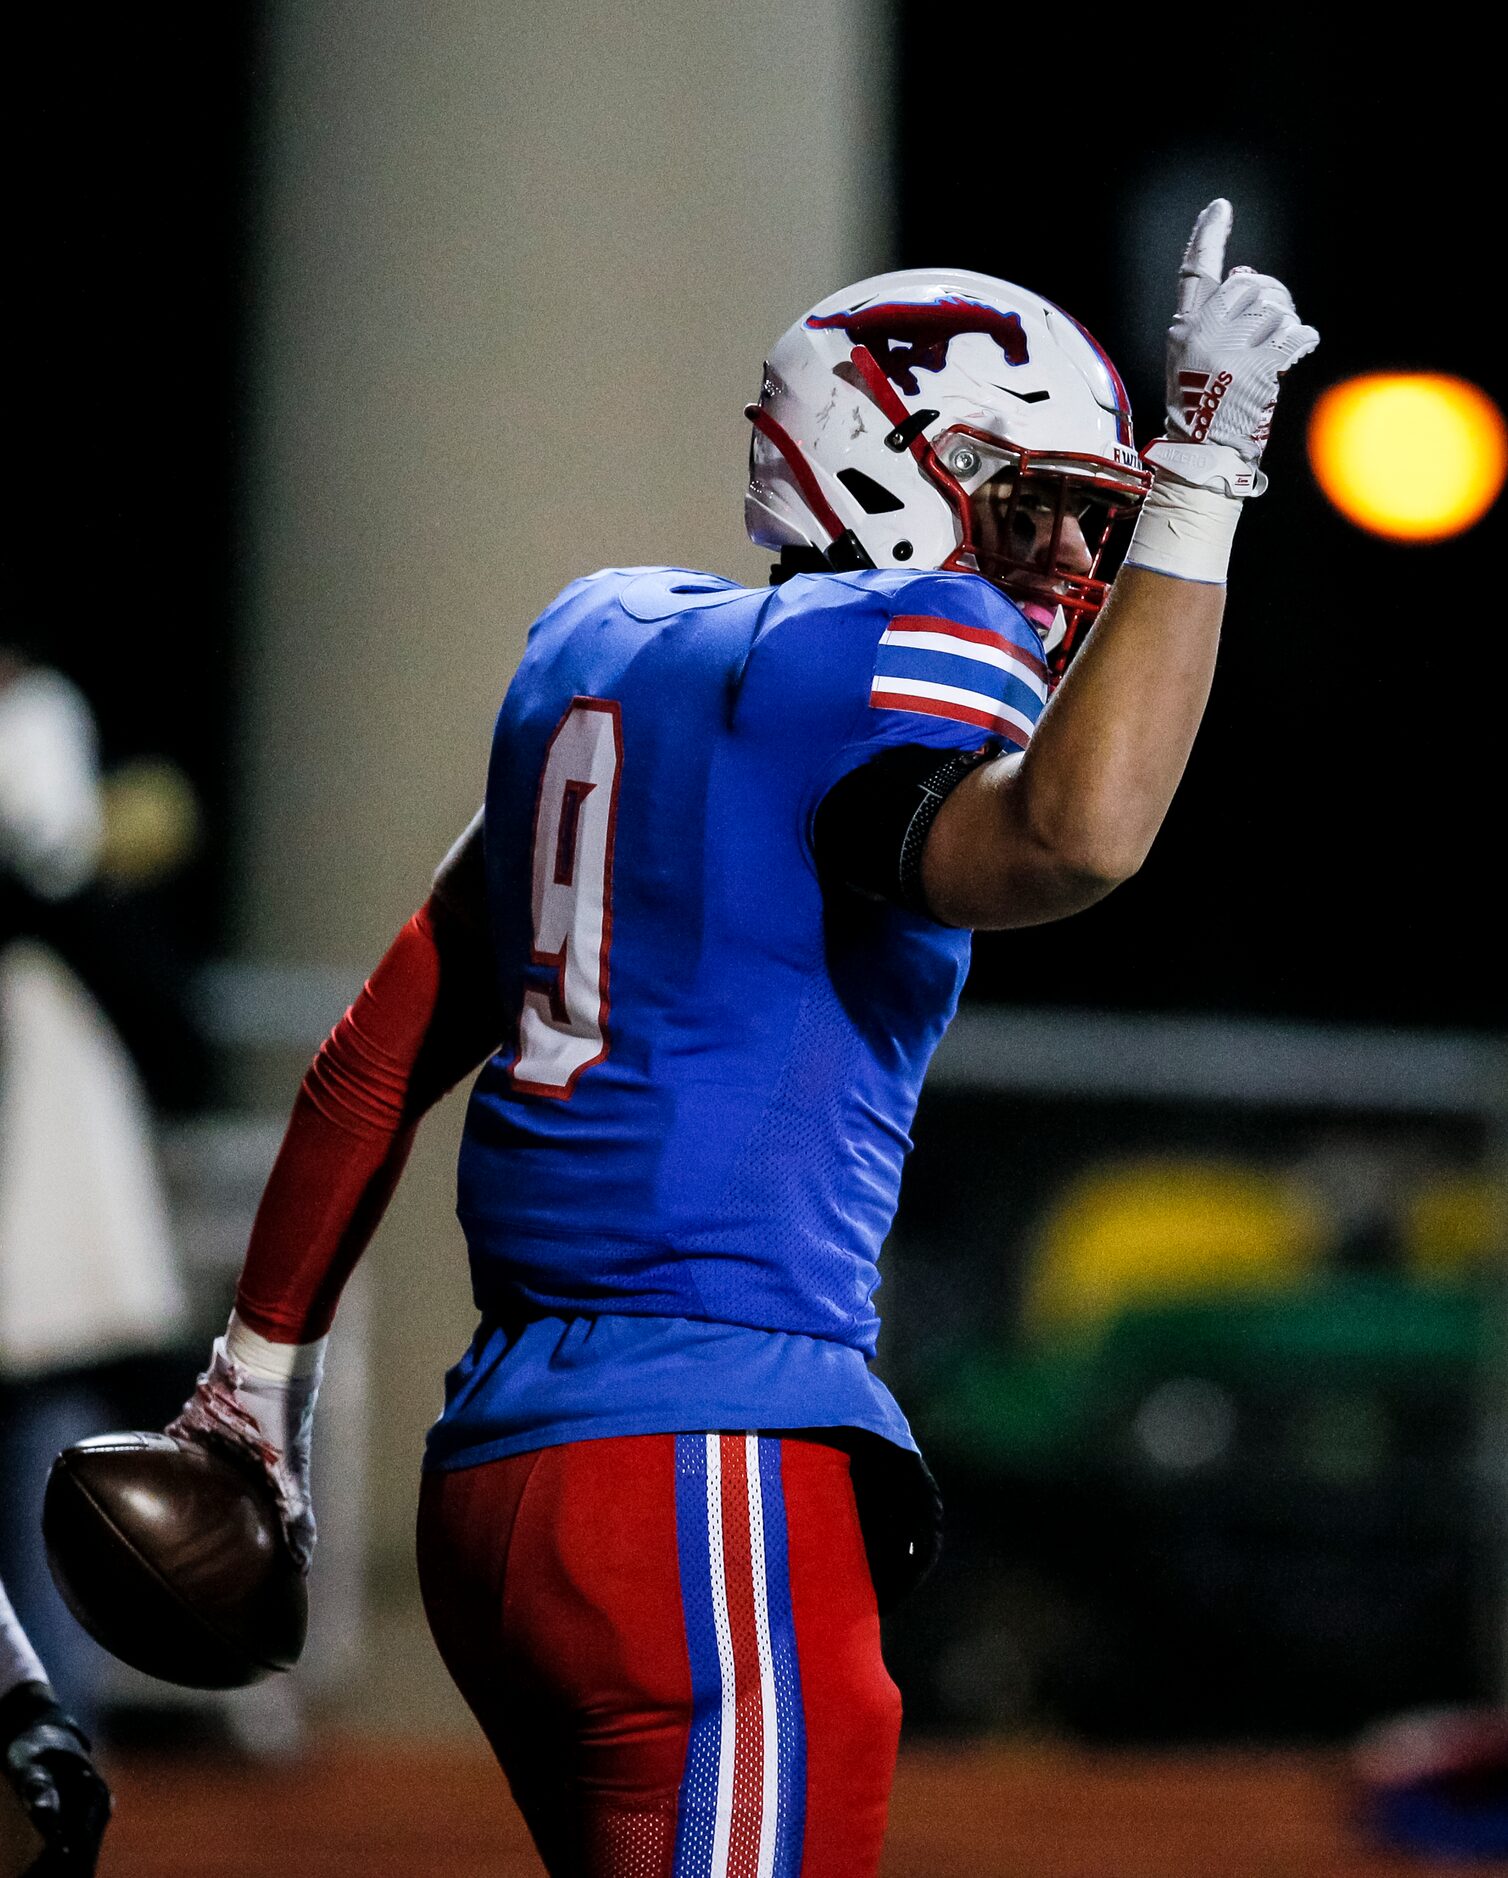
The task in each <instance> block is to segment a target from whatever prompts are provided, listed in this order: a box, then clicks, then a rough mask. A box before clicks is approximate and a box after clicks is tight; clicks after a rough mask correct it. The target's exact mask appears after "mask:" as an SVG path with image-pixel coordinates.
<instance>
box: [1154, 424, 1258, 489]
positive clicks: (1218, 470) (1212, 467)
mask: <svg viewBox="0 0 1508 1878" xmlns="http://www.w3.org/2000/svg"><path fill="white" fill-rule="evenodd" d="M1171 421H1172V420H1171V419H1170V420H1169V422H1171ZM1141 460H1142V462H1143V463H1147V464H1150V465H1151V467H1152V468H1153V469H1154V470H1156V471H1157V473H1158V475H1159V476H1162V477H1165V478H1166V477H1168V476H1173V477H1176V478H1177V479H1178V481H1179V482H1181V483H1187V484H1188V485H1189V487H1190V488H1191V489H1221V490H1223V491H1224V492H1225V494H1226V495H1228V496H1260V495H1262V494H1263V493H1264V491H1265V490H1266V488H1267V478H1266V477H1265V476H1264V475H1263V474H1262V472H1261V470H1259V469H1258V468H1257V466H1256V464H1255V463H1251V462H1248V461H1247V459H1246V458H1245V457H1244V456H1242V454H1241V452H1240V451H1239V450H1235V449H1232V447H1231V446H1230V444H1228V443H1185V442H1184V441H1183V440H1182V438H1179V437H1154V438H1153V439H1152V441H1151V442H1150V443H1149V444H1148V445H1147V447H1146V449H1145V450H1143V451H1142V453H1141Z"/></svg>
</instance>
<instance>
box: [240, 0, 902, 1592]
mask: <svg viewBox="0 0 1508 1878" xmlns="http://www.w3.org/2000/svg"><path fill="white" fill-rule="evenodd" d="M268 18H269V23H270V33H271V39H270V43H269V47H268V59H267V70H266V74H265V87H266V106H265V118H264V123H263V129H262V135H261V139H260V149H259V162H260V166H261V172H262V179H263V189H262V213H261V223H260V228H259V232H258V239H259V244H260V247H259V255H258V260H257V265H256V270H255V292H256V297H257V311H256V324H257V335H256V345H255V354H254V378H253V411H252V424H251V436H250V446H251V467H252V482H251V488H250V497H249V504H248V509H247V515H246V542H247V556H248V560H247V583H248V585H247V592H248V599H249V620H250V630H249V635H248V640H247V645H246V665H245V673H244V688H243V697H244V715H243V729H244V736H243V742H242V747H241V751H240V757H239V761H240V766H241V777H242V790H241V795H242V803H243V810H242V815H243V819H242V825H241V829H240V880H241V892H240V910H239V932H240V945H241V949H242V951H243V953H245V954H246V955H248V956H253V957H257V958H262V959H281V960H289V961H322V962H330V963H334V964H352V965H362V964H365V963H367V962H369V961H370V960H372V959H373V958H375V957H376V956H377V954H378V953H379V952H380V950H381V949H382V947H383V945H384V944H385V942H386V940H387V938H388V937H389V935H390V934H391V932H392V931H393V930H394V929H395V928H396V927H397V925H398V924H399V923H400V922H401V921H402V919H403V918H404V917H405V916H406V915H407V913H408V912H409V911H411V909H412V908H413V906H414V905H415V904H416V903H417V901H418V900H419V899H420V898H422V896H423V893H424V891H425V888H426V884H427V880H428V875H429V870H430V869H431V868H432V866H433V865H434V863H435V861H436V860H437V859H438V857H439V856H440V855H441V854H442V853H443V851H444V849H445V848H446V846H447V845H448V843H449V841H450V840H451V838H452V836H453V835H454V834H455V832H456V831H457V830H458V829H459V828H460V827H461V826H462V825H463V824H464V822H465V821H466V819H467V817H468V816H469V814H470V813H471V811H472V809H473V807H474V806H475V804H476V802H477V801H478V800H479V799H480V793H481V789H482V784H483V776H484V766H485V761H486V751H487V740H488V735H489V731H490V726H491V721H492V718H493V715H494V713H495V710H496V708H497V703H498V699H499V697H500V695H501V692H502V689H503V687H504V685H505V684H506V681H507V678H508V676H509V673H510V672H511V670H512V668H513V666H514V664H515V662H516V660H517V658H518V656H519V652H520V650H521V646H522V641H523V634H524V631H525V628H526V627H527V624H528V622H529V621H530V619H531V618H532V617H533V616H534V614H535V613H536V612H537V611H538V610H539V609H540V607H541V606H542V605H543V604H544V603H545V602H546V601H547V600H548V599H549V598H550V596H551V595H552V594H553V593H554V592H555V591H556V589H558V588H559V587H560V586H561V585H563V584H564V583H565V582H566V581H567V580H569V579H571V578H573V577H574V576H575V575H577V574H579V573H582V572H585V571H587V570H589V569H591V568H593V567H598V566H602V565H604V564H611V563H621V562H630V563H632V562H638V561H660V560H669V561H681V562H686V563H690V564H692V565H706V566H712V567H715V568H718V569H720V570H722V571H726V572H730V573H733V574H735V575H737V576H741V577H744V578H748V579H751V580H755V581H758V580H762V579H763V567H764V557H762V556H760V555H758V554H757V553H756V552H755V551H754V550H752V549H751V548H750V547H749V546H748V545H747V543H746V542H745V541H744V539H743V534H742V523H741V492H742V485H743V467H744V458H745V453H746V450H747V426H746V425H745V423H744V420H743V418H742V416H741V409H742V406H743V403H744V401H745V400H746V399H747V398H748V397H750V396H752V395H753V393H754V390H755V388H756V386H757V382H758V371H759V365H760V361H761V359H762V357H763V353H764V349H765V347H766V346H767V345H768V344H769V343H770V342H771V341H772V340H773V339H774V337H775V336H776V335H777V334H778V333H779V332H780V331H781V330H782V329H783V328H784V326H785V325H786V324H788V322H789V321H790V320H791V319H792V318H794V317H795V316H796V314H798V313H799V312H800V311H801V310H802V308H803V307H804V306H806V305H808V304H810V303H811V302H812V301H813V300H815V299H817V298H818V297H819V296H820V295H822V294H824V293H826V292H829V291H831V290H832V289H833V288H834V287H836V286H838V285H841V284H842V282H843V281H844V280H846V279H852V278H855V277H857V276H859V275H862V274H863V273H865V272H868V271H871V270H872V269H874V268H876V267H879V266H883V265H885V264H886V262H887V261H888V258H889V254H888V241H889V220H890V200H889V168H888V159H889V151H888V148H887V146H886V142H885V139H884V136H883V131H882V127H883V124H884V120H885V117H886V93H887V86H888V74H887V72H886V69H885V49H886V43H887V30H886V17H885V12H884V9H883V7H882V6H880V5H879V4H878V3H877V0H773V4H767V5H765V6H762V7H759V8H743V7H740V8H732V7H717V6H711V7H709V6H706V5H700V4H696V0H651V4H649V5H648V6H645V7H642V8H639V9H633V10H630V9H625V8H622V7H620V6H619V5H617V4H613V3H611V0H550V3H547V4H545V5H542V6H541V5H535V6H525V5H522V4H517V3H515V4H488V3H487V0H425V3H424V4H421V3H420V0H360V3H359V4H357V3H356V0H347V3H345V4H342V3H341V0H301V4H297V5H294V4H291V3H289V0H285V3H284V4H282V5H280V6H279V7H277V8H275V9H274V10H273V11H272V12H271V13H270V14H269V15H268ZM297 1068H298V1065H297V1064H295V1063H292V1062H289V1063H287V1064H283V1065H279V1067H278V1069H277V1071H276V1073H275V1075H274V1076H273V1077H272V1079H271V1081H270V1083H268V1084H267V1085H265V1086H264V1087H263V1089H262V1091H261V1093H262V1095H263V1097H264V1098H265V1099H268V1100H271V1101H273V1102H274V1103H281V1102H282V1101H284V1100H285V1099H286V1097H287V1095H288V1094H289V1093H290V1092H291V1079H292V1078H293V1077H294V1076H295V1075H296V1073H297ZM459 1106H460V1105H459V1102H458V1101H456V1100H454V1099H453V1100H452V1101H451V1102H450V1103H448V1104H447V1105H446V1108H445V1109H444V1110H442V1112H441V1113H440V1115H439V1116H437V1117H436V1118H435V1120H434V1121H433V1122H432V1123H431V1125H430V1128H429V1131H428V1136H427V1139H425V1140H424V1141H423V1142H422V1143H421V1146H420V1149H419V1151H418V1154H417V1155H416V1159H415V1163H414V1166H413V1168H412V1171H411V1174H410V1177H409V1179H408V1181H407V1183H406V1185H405V1189H404V1191H403V1192H402V1194H401V1195H400V1198H399V1201H398V1203H397V1204H396V1206H395V1208H394V1211H393V1214H392V1217H391V1218H390V1221H389V1223H388V1225H387V1226H386V1227H385V1228H384V1231H383V1233H382V1235H381V1239H380V1241H379V1244H378V1246H377V1247H376V1249H375V1252H374V1256H373V1265H374V1274H375V1285H376V1309H375V1312H374V1319H375V1323H376V1326H377V1328H376V1333H375V1334H376V1346H375V1358H376V1363H377V1376H378V1388H377V1390H376V1392H375V1403H374V1412H375V1421H374V1438H375V1441H376V1449H375V1453H374V1497H375V1508H376V1542H377V1547H378V1555H379V1558H380V1559H381V1560H385V1561H387V1562H388V1568H389V1569H390V1570H395V1571H396V1570H400V1569H402V1568H401V1567H399V1566H398V1565H397V1564H396V1563H394V1561H397V1560H400V1559H404V1558H406V1555H407V1551H408V1545H409V1538H408V1534H409V1526H410V1521H411V1517H412V1506H413V1498H414V1475H415V1463H416V1456H417V1451H418V1444H419V1439H420V1436H421V1434H422V1430H423V1428H424V1426H425V1425H426V1424H427V1422H428V1421H429V1420H430V1419H431V1418H432V1416H433V1414H434V1413H435V1411H436V1409H437V1407H438V1403H439V1399H440V1394H439V1386H440V1375H441V1371H442V1369H443V1367H444V1365H445V1364H446V1363H448V1362H449V1361H451V1360H453V1358H454V1357H455V1356H456V1355H457V1354H458V1353H459V1350H460V1348H461V1347H462V1344H463V1343H464V1340H465V1337H466V1335H467V1333H468V1330H469V1327H470V1322H471V1313H470V1308H469V1303H468V1300H467V1295H466V1286H465V1280H464V1272H463V1264H462V1256H461V1254H462V1247H461V1242H460V1237H459V1233H458V1231H457V1229H456V1226H455V1223H454V1220H453V1218H452V1216H451V1211H450V1207H451V1195H450V1184H451V1172H452V1163H453V1156H454V1150H455V1142H456V1136H457V1131H458V1127H459Z"/></svg>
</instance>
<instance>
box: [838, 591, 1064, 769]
mask: <svg viewBox="0 0 1508 1878" xmlns="http://www.w3.org/2000/svg"><path fill="white" fill-rule="evenodd" d="M869 702H870V703H871V704H872V705H873V706H874V707H875V709H876V710H881V711H916V712H920V713H921V714H922V715H924V716H927V717H947V718H952V719H953V720H954V721H955V722H956V723H960V724H969V725H972V726H975V727H977V728H978V729H980V730H987V731H990V732H991V733H992V734H993V735H995V736H997V737H1001V738H1003V739H1004V740H1005V742H1007V743H1011V744H1014V745H1015V746H1016V747H1017V748H1018V749H1022V750H1024V749H1025V748H1026V745H1027V743H1028V741H1029V740H1030V738H1031V734H1032V731H1033V730H1034V729H1035V728H1036V723H1037V719H1038V718H1039V717H1040V716H1041V715H1042V710H1043V707H1044V706H1045V705H1046V703H1047V665H1046V662H1045V661H1044V660H1043V659H1042V658H1041V656H1040V655H1039V654H1038V653H1036V652H1032V651H1028V650H1027V648H1026V647H1025V646H1022V645H1019V644H1017V642H1016V641H1015V640H1014V639H1012V638H1010V637H1008V636H1007V635H1006V634H1005V633H1002V632H996V631H994V630H992V629H991V628H990V627H987V626H967V625H965V624H963V622H962V621H959V620H951V619H939V618H935V617H933V616H932V615H930V614H898V615H897V616H896V617H895V618H893V619H892V620H891V622H890V625H889V627H888V628H887V629H886V631H885V633H884V635H883V636H882V638H881V639H880V644H879V651H878V656H877V657H876V659H875V668H874V679H873V682H872V683H871V685H870V688H869Z"/></svg>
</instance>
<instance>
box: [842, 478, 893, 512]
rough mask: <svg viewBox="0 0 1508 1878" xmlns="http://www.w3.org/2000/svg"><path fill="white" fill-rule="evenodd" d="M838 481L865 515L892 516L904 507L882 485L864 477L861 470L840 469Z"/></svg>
mask: <svg viewBox="0 0 1508 1878" xmlns="http://www.w3.org/2000/svg"><path fill="white" fill-rule="evenodd" d="M838 481H839V482H840V483H842V485H843V487H844V488H845V489H846V490H847V491H848V493H849V494H850V495H851V496H852V497H853V499H854V500H855V502H857V503H858V504H859V506H860V508H862V509H863V511H864V513H865V514H866V515H893V514H894V513H895V511H896V510H897V509H903V508H905V506H906V505H905V503H904V502H902V500H901V499H900V497H899V496H897V495H892V494H891V492H890V491H889V490H888V489H887V488H886V487H885V485H884V484H883V483H877V482H876V481H875V479H874V478H873V477H872V476H866V475H865V474H864V472H863V470H860V469H840V470H839V471H838Z"/></svg>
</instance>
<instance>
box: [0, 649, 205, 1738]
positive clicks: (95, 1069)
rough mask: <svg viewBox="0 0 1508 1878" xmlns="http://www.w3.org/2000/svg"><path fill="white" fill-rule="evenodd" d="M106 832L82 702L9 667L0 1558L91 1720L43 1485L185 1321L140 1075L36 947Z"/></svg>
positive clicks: (1, 746)
mask: <svg viewBox="0 0 1508 1878" xmlns="http://www.w3.org/2000/svg"><path fill="white" fill-rule="evenodd" d="M103 837H104V814H103V810H102V803H101V796H100V787H99V769H98V760H97V755H96V747H95V733H94V724H93V719H92V717H91V715H90V711H89V707H88V705H87V704H86V702H85V701H84V699H83V697H82V695H81V694H80V693H79V692H78V691H77V690H76V689H75V687H74V686H73V685H72V684H70V683H69V682H68V680H66V679H65V678H63V677H62V676H61V675H60V674H59V673H56V672H53V671H49V670H46V669H44V668H39V667H35V666H28V665H26V664H25V663H23V662H22V661H20V660H19V659H17V658H15V657H13V656H11V655H9V654H4V653H0V1387H3V1388H4V1393H5V1395H6V1397H7V1398H8V1410H9V1412H8V1414H7V1416H6V1421H5V1428H4V1441H5V1448H4V1452H3V1454H0V1471H3V1473H4V1476H5V1483H6V1484H5V1492H4V1494H3V1495H0V1554H3V1556H4V1559H5V1564H6V1575H7V1577H8V1578H9V1580H10V1583H11V1588H12V1591H13V1593H14V1595H15V1598H16V1603H17V1606H18V1608H19V1609H20V1611H21V1613H22V1615H23V1616H24V1618H25V1620H26V1623H27V1627H28V1628H29V1629H30V1630H31V1632H32V1634H33V1636H34V1638H35V1639H36V1641H37V1642H38V1644H39V1646H40V1647H41V1649H42V1653H43V1655H44V1656H45V1658H46V1660H47V1661H48V1664H49V1666H50V1667H51V1668H52V1669H53V1672H54V1675H55V1677H56V1678H57V1680H58V1682H59V1685H60V1687H62V1688H63V1689H64V1691H65V1694H66V1696H67V1698H68V1699H69V1700H70V1701H71V1702H72V1703H74V1704H75V1705H76V1706H77V1707H79V1708H81V1709H82V1710H84V1711H87V1709H88V1706H89V1693H90V1692H89V1690H88V1688H87V1687H79V1686H76V1684H77V1683H79V1682H83V1683H87V1682H88V1681H89V1680H92V1678H91V1664H90V1656H89V1654H88V1653H86V1652H85V1651H84V1650H83V1649H82V1647H81V1646H82V1645H83V1641H84V1640H83V1639H82V1638H81V1636H80V1635H79V1633H77V1632H76V1631H74V1630H73V1629H72V1627H71V1624H70V1623H69V1622H68V1620H66V1619H65V1618H64V1616H63V1614H62V1609H61V1606H60V1605H59V1604H58V1603H57V1602H56V1599H55V1595H54V1594H53V1592H52V1589H51V1586H50V1584H49V1583H48V1582H47V1576H46V1571H45V1567H44V1565H43V1563H42V1559H41V1541H40V1535H39V1532H38V1528H37V1515H38V1511H39V1505H40V1491H41V1484H42V1481H43V1480H44V1479H45V1475H46V1469H47V1466H48V1465H49V1463H50V1461H51V1458H52V1455H53V1454H54V1453H55V1452H56V1450H57V1449H58V1448H59V1447H60V1446H63V1445H66V1443H67V1442H68V1441H70V1440H75V1439H78V1438H79V1437H80V1436H81V1435H83V1434H86V1433H90V1432H93V1431H94V1430H95V1429H96V1428H98V1427H100V1426H102V1425H104V1423H103V1421H102V1419H101V1417H102V1414H103V1413H104V1410H103V1405H102V1404H100V1403H99V1401H98V1398H97V1396H96V1395H95V1393H94V1390H93V1387H92V1383H91V1371H92V1370H93V1369H94V1368H95V1366H97V1365H99V1364H101V1363H104V1362H108V1361H110V1360H112V1359H115V1358H118V1357H123V1356H127V1355H132V1354H141V1353H146V1352H150V1351H154V1350H158V1349H161V1348H163V1347H164V1346H166V1345H168V1344H170V1343H172V1342H173V1341H175V1340H176V1339H177V1338H178V1337H179V1336H180V1335H181V1333H182V1330H183V1325H184V1317H185V1301H184V1296H183V1292H182V1288H181V1285H180V1281H179V1277H178V1269H177V1260H176V1257H175V1253H174V1248H173V1244H172V1238H171V1233H170V1230H169V1224H168V1212H167V1207H166V1203H165V1199H164V1195H163V1191H162V1186H161V1183H160V1180H159V1177H158V1173H157V1168H156V1163H155V1157H154V1153H153V1147H152V1121H151V1115H150V1112H149V1109H148V1106H147V1103H146V1099H145V1097H144V1095H143V1092H142V1088H141V1085H140V1082H139V1080H138V1077H137V1075H136V1071H135V1069H134V1067H133V1065H132V1063H131V1060H130V1058H129V1056H128V1054H127V1052H126V1050H125V1048H124V1047H123V1045H122V1044H121V1042H120V1040H119V1038H118V1037H117V1035H116V1033H115V1031H114V1030H113V1028H112V1027H111V1025H110V1023H109V1021H108V1020H107V1019H106V1017H105V1016H104V1014H103V1012H102V1011H101V1010H100V1008H99V1006H98V1005H97V1004H96V1002H95V1001H94V999H93V998H92V997H91V995H90V994H89V992H88V991H87V990H86V989H85V987H84V986H83V985H82V984H81V983H80V982H79V980H78V979H77V978H76V977H75V976H74V974H73V973H72V972H71V971H70V970H69V968H68V967H67V966H66V965H65V964H64V963H63V962H62V960H61V959H60V958H58V957H57V955H56V954H55V953H54V952H52V951H51V950H50V949H49V948H48V947H47V945H46V944H45V943H44V942H43V940H42V939H41V938H40V937H39V936H38V934H39V933H42V932H45V930H46V926H47V923H48V922H47V914H48V912H49V910H50V909H53V908H56V906H57V905H58V903H60V902H62V901H65V900H67V899H68V898H69V897H70V896H72V895H73V894H75V893H78V892H80V891H81V890H82V889H84V888H85V887H87V886H88V885H89V883H90V881H91V880H92V879H93V877H94V873H95V869H96V866H97V863H98V859H99V855H100V852H101V845H102V841H103Z"/></svg>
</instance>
